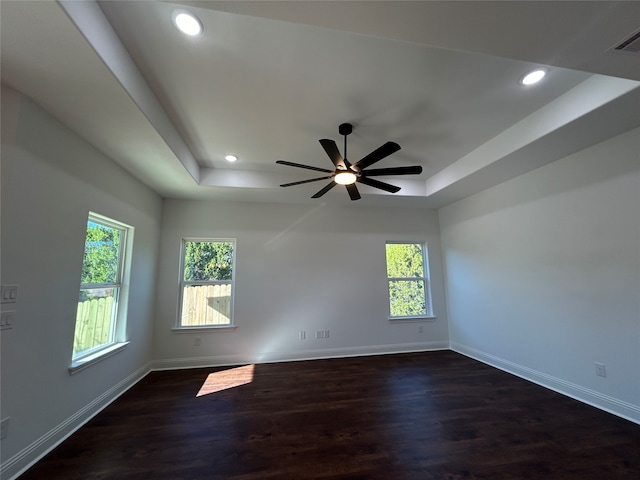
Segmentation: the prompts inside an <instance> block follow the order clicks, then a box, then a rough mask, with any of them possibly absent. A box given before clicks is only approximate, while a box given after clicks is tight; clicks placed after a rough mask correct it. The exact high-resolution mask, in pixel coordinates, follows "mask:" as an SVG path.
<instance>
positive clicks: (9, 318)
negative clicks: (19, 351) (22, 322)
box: [0, 310, 16, 330]
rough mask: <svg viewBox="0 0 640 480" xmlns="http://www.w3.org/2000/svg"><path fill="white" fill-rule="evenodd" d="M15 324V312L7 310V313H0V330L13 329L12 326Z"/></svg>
mask: <svg viewBox="0 0 640 480" xmlns="http://www.w3.org/2000/svg"><path fill="white" fill-rule="evenodd" d="M15 322H16V311H15V310H9V311H8V312H2V313H0V329H2V330H9V329H10V328H13V324H14V323H15Z"/></svg>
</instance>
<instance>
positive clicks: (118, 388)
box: [0, 363, 151, 480]
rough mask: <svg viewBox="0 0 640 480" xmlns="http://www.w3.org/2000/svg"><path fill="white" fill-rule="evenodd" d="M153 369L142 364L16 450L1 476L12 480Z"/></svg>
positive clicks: (2, 466) (0, 477)
mask: <svg viewBox="0 0 640 480" xmlns="http://www.w3.org/2000/svg"><path fill="white" fill-rule="evenodd" d="M150 371H151V364H150V363H148V364H146V365H145V366H143V367H142V368H139V369H138V370H136V371H135V372H133V373H132V374H131V375H129V376H128V377H126V378H125V379H124V380H122V381H121V382H119V383H118V384H116V385H114V386H113V387H111V388H110V389H109V390H107V391H106V392H105V393H103V394H102V395H100V396H99V397H98V398H96V399H95V400H93V401H92V402H91V403H89V404H88V405H86V406H85V407H83V408H82V409H80V410H78V411H77V412H76V413H74V414H73V415H72V416H71V417H69V418H67V419H66V420H65V421H64V422H62V423H60V424H59V425H58V426H56V427H55V428H53V429H51V430H49V431H48V432H47V433H45V434H44V435H43V436H41V437H40V438H39V439H37V440H36V441H35V442H33V443H31V444H30V445H28V446H27V447H26V448H24V449H22V450H21V451H20V452H18V453H16V454H15V455H14V456H12V457H11V458H9V459H8V460H7V461H5V462H2V465H0V479H2V480H5V479H6V480H13V479H15V478H17V477H18V476H19V475H21V474H22V473H24V472H25V471H26V470H27V469H28V468H29V467H31V466H32V465H33V464H35V463H36V462H37V461H38V460H40V459H41V458H42V457H44V456H45V455H46V454H47V453H49V452H50V451H51V450H53V449H54V448H55V447H57V446H58V445H59V444H61V443H62V442H63V441H64V440H66V439H67V438H68V437H69V436H70V435H72V434H73V433H74V432H75V431H76V430H78V429H79V428H80V427H82V426H83V425H84V424H85V423H87V422H88V421H89V420H91V419H92V418H93V417H95V416H96V415H97V414H98V413H100V412H101V411H102V410H103V409H104V408H106V407H107V406H109V404H111V403H112V402H113V401H114V400H116V399H117V398H118V397H119V396H120V395H122V394H123V393H125V392H126V391H127V390H129V389H130V388H131V387H132V386H133V385H135V384H136V383H138V382H139V381H140V380H142V379H143V378H144V377H145V376H146V375H147V374H148V373H149V372H150Z"/></svg>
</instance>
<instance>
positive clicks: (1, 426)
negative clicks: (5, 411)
mask: <svg viewBox="0 0 640 480" xmlns="http://www.w3.org/2000/svg"><path fill="white" fill-rule="evenodd" d="M10 418H11V417H7V418H5V419H3V420H2V422H0V439H2V438H6V437H7V435H9V419H10Z"/></svg>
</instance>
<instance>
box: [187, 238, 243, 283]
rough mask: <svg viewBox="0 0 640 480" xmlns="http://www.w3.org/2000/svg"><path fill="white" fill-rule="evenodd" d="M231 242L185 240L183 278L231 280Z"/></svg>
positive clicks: (192, 280)
mask: <svg viewBox="0 0 640 480" xmlns="http://www.w3.org/2000/svg"><path fill="white" fill-rule="evenodd" d="M232 269H233V242H185V251H184V280H185V281H187V282H198V281H212V280H231V279H232Z"/></svg>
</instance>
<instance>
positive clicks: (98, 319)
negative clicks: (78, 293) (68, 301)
mask: <svg viewBox="0 0 640 480" xmlns="http://www.w3.org/2000/svg"><path fill="white" fill-rule="evenodd" d="M113 304H114V299H113V297H102V298H92V299H90V300H85V301H84V302H78V313H77V315H76V332H75V336H74V339H73V353H74V355H75V354H76V353H78V352H83V351H85V350H89V349H91V348H94V347H96V346H98V345H102V344H105V343H108V342H109V336H110V334H111V321H112V320H113Z"/></svg>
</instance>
